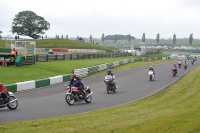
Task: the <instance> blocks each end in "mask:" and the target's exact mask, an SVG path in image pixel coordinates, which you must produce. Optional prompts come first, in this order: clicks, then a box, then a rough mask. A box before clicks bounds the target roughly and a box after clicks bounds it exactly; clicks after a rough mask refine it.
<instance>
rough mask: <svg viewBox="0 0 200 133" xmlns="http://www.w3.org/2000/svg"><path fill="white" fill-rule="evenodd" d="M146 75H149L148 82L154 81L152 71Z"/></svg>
mask: <svg viewBox="0 0 200 133" xmlns="http://www.w3.org/2000/svg"><path fill="white" fill-rule="evenodd" d="M148 75H149V80H150V81H154V79H155V75H154V74H153V71H152V70H150V71H149V73H148Z"/></svg>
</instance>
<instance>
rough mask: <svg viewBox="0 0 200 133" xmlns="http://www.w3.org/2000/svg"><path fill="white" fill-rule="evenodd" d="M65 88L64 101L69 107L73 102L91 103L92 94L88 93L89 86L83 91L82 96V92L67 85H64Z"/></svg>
mask: <svg viewBox="0 0 200 133" xmlns="http://www.w3.org/2000/svg"><path fill="white" fill-rule="evenodd" d="M65 87H66V88H65V90H66V91H67V93H66V96H65V100H66V102H67V103H68V104H69V105H74V103H75V102H82V101H85V102H86V103H90V102H91V101H92V94H93V92H91V91H90V87H89V86H87V87H85V88H84V89H83V91H84V92H85V94H83V92H81V91H80V90H79V89H78V88H77V87H72V86H67V85H65Z"/></svg>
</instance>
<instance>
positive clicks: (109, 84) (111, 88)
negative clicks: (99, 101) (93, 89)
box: [104, 75, 118, 94]
mask: <svg viewBox="0 0 200 133" xmlns="http://www.w3.org/2000/svg"><path fill="white" fill-rule="evenodd" d="M114 79H115V76H114V75H113V76H111V75H106V76H105V78H104V83H105V84H106V90H107V93H108V94H110V93H111V92H116V89H117V88H118V86H117V83H116V82H113V81H114Z"/></svg>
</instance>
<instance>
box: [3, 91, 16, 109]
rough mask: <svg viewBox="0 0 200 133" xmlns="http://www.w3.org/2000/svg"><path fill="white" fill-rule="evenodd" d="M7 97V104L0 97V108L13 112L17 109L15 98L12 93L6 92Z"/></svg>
mask: <svg viewBox="0 0 200 133" xmlns="http://www.w3.org/2000/svg"><path fill="white" fill-rule="evenodd" d="M7 96H8V101H7V102H6V101H5V100H4V99H3V98H2V97H1V96H0V108H5V107H8V108H9V109H10V110H15V109H16V108H17V107H18V101H17V98H16V97H15V95H14V94H13V93H12V92H8V95H7Z"/></svg>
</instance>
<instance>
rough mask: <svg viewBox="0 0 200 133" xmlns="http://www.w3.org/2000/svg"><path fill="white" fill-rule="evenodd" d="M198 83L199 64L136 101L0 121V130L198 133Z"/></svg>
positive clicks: (199, 127)
mask: <svg viewBox="0 0 200 133" xmlns="http://www.w3.org/2000/svg"><path fill="white" fill-rule="evenodd" d="M159 62H160V61H158V62H136V63H135V64H134V63H130V64H126V65H123V66H119V67H118V68H114V69H113V70H114V71H117V70H121V69H120V67H121V68H123V69H127V68H132V67H137V65H138V66H141V65H144V64H146V65H149V63H159ZM162 62H163V61H162ZM131 64H132V65H131ZM133 65H135V66H133ZM199 82H200V66H199V67H197V68H195V69H194V70H192V71H190V72H188V73H187V74H186V75H185V76H184V77H182V78H181V79H180V80H179V81H177V83H176V84H172V85H171V86H169V87H168V88H166V89H165V90H163V91H161V92H159V93H157V94H155V95H153V96H150V97H147V98H145V99H142V100H139V101H135V102H131V103H128V104H125V105H120V106H114V107H111V108H106V109H102V110H96V111H91V112H87V113H82V114H72V115H67V116H61V117H54V118H45V119H38V120H31V121H21V122H7V123H1V125H0V129H1V130H0V132H1V131H3V132H7V133H13V132H16V133H35V132H37V133H51V132H52V133H54V132H56V133H66V132H67V133H77V132H81V133H102V132H105V133H124V132H126V133H133V132H139V133H146V132H153V133H163V132H169V133H176V132H177V133H199V132H200V111H199V110H200V102H199V97H200V89H199Z"/></svg>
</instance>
